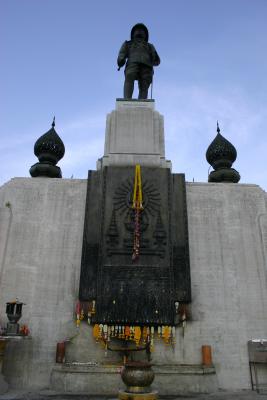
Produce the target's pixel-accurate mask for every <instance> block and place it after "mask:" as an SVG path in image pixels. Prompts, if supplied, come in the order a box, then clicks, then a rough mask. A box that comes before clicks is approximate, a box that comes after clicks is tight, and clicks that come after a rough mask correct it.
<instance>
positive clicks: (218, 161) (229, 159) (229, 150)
mask: <svg viewBox="0 0 267 400" xmlns="http://www.w3.org/2000/svg"><path fill="white" fill-rule="evenodd" d="M236 156H237V153H236V149H235V147H234V146H233V145H232V143H230V142H229V141H228V140H227V139H225V138H224V137H223V136H222V134H221V131H220V127H219V122H218V121H217V135H216V137H215V139H214V140H213V141H212V142H211V144H210V145H209V147H208V149H207V152H206V159H207V161H208V163H209V164H210V165H211V166H212V167H213V168H214V171H211V173H210V174H209V182H234V183H237V182H238V181H239V180H240V175H239V173H238V172H237V171H236V170H235V169H234V168H231V167H232V164H233V162H234V161H235V160H236Z"/></svg>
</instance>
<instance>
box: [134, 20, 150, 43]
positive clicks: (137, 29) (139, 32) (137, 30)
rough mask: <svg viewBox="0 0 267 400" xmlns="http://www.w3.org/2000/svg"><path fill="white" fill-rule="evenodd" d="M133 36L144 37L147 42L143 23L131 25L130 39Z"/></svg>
mask: <svg viewBox="0 0 267 400" xmlns="http://www.w3.org/2000/svg"><path fill="white" fill-rule="evenodd" d="M134 38H140V39H144V40H145V41H146V42H148V29H147V27H146V26H145V25H144V24H141V23H139V24H136V25H134V26H133V27H132V30H131V40H133V39H134Z"/></svg>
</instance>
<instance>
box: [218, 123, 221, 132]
mask: <svg viewBox="0 0 267 400" xmlns="http://www.w3.org/2000/svg"><path fill="white" fill-rule="evenodd" d="M220 132H221V131H220V127H219V122H218V120H217V133H220Z"/></svg>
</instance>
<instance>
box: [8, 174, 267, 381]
mask: <svg viewBox="0 0 267 400" xmlns="http://www.w3.org/2000/svg"><path fill="white" fill-rule="evenodd" d="M86 185H87V181H86V180H71V179H70V180H68V179H64V180H62V179H46V178H35V179H31V178H15V179H12V180H11V181H10V182H8V183H6V184H5V185H4V186H2V187H1V188H0V324H2V325H3V324H5V323H6V316H5V302H6V301H9V300H10V299H12V298H14V297H18V298H19V299H20V300H22V301H24V302H25V303H27V305H26V306H25V307H24V310H23V318H22V320H21V323H27V324H28V325H29V327H30V330H31V335H32V340H28V341H27V342H26V341H24V342H20V343H10V344H9V345H8V351H7V354H6V356H7V357H6V360H5V363H4V373H5V375H6V377H7V380H8V381H9V382H10V383H11V384H12V385H13V386H24V387H28V388H31V389H33V388H45V387H49V385H50V375H51V370H52V367H53V366H54V365H55V364H54V361H55V348H56V343H57V342H58V341H62V340H63V339H64V338H66V337H69V336H72V335H74V334H75V333H76V328H75V325H74V323H73V311H74V305H75V302H76V299H77V295H78V286H79V272H80V258H81V249H82V235H83V219H84V208H85V197H86ZM187 201H188V218H189V239H190V259H191V280H192V296H193V301H192V306H191V311H192V321H191V322H188V324H187V327H186V329H185V333H184V336H183V334H182V330H181V329H178V330H177V338H176V342H177V343H176V346H175V348H174V349H173V348H172V347H166V346H164V345H162V344H156V348H155V352H154V353H153V362H154V363H155V364H156V365H158V366H160V365H162V366H163V365H165V366H166V365H175V364H200V363H201V345H203V344H209V345H211V346H212V349H213V361H214V364H215V368H216V372H217V379H218V386H219V387H220V388H223V389H241V388H248V387H249V386H250V378H249V370H248V357H247V341H248V340H249V339H251V338H264V337H265V338H266V337H267V320H266V310H267V289H266V282H267V263H266V259H267V200H266V193H265V192H264V191H263V190H262V189H261V188H260V187H259V186H256V185H243V184H212V183H210V184H207V183H188V184H187ZM9 203H10V204H9ZM87 329H88V330H87ZM75 346H76V348H75ZM68 356H69V358H70V359H72V361H79V360H80V361H83V362H86V361H88V362H98V363H101V362H102V363H106V362H110V361H112V357H113V356H111V355H108V358H107V359H106V360H105V358H104V351H103V350H102V349H101V348H100V347H99V346H98V345H96V344H95V343H94V342H93V340H92V339H91V333H90V328H89V327H88V328H85V326H83V328H82V330H81V335H80V336H77V337H76V338H75V339H74V343H73V345H71V348H70V350H69V351H68ZM75 358H76V360H75ZM157 368H158V367H157ZM155 386H156V381H155Z"/></svg>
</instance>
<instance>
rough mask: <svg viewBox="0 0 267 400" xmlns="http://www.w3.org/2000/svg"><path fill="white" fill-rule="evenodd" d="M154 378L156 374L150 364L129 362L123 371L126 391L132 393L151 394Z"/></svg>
mask: <svg viewBox="0 0 267 400" xmlns="http://www.w3.org/2000/svg"><path fill="white" fill-rule="evenodd" d="M154 377H155V374H154V371H153V370H152V368H151V364H150V363H149V362H143V361H128V362H127V363H126V364H125V365H124V367H123V369H122V371H121V378H122V380H123V382H124V383H125V385H126V387H127V389H126V391H127V392H130V393H149V392H150V391H151V388H150V385H151V384H152V382H153V380H154Z"/></svg>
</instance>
